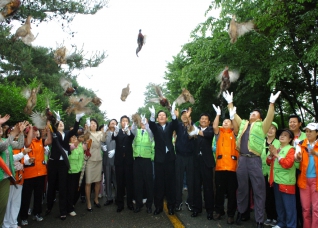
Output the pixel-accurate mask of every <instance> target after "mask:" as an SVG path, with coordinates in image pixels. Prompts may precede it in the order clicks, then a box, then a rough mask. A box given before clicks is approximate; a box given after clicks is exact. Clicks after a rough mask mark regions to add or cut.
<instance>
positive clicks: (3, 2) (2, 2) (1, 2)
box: [0, 0, 11, 8]
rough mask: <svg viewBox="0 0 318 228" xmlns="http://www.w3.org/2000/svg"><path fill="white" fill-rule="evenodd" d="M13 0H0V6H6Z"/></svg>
mask: <svg viewBox="0 0 318 228" xmlns="http://www.w3.org/2000/svg"><path fill="white" fill-rule="evenodd" d="M9 2H11V0H0V8H3V7H5V6H6V5H7V4H8V3H9Z"/></svg>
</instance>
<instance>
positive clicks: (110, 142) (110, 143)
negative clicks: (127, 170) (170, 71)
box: [103, 131, 116, 166]
mask: <svg viewBox="0 0 318 228" xmlns="http://www.w3.org/2000/svg"><path fill="white" fill-rule="evenodd" d="M106 134H107V137H106V145H107V150H106V151H105V152H104V157H103V164H104V165H107V166H108V165H110V166H111V165H114V161H115V155H114V156H113V157H112V158H109V157H108V152H109V151H111V150H115V154H116V141H115V140H114V139H113V138H112V135H113V132H111V131H107V132H106Z"/></svg>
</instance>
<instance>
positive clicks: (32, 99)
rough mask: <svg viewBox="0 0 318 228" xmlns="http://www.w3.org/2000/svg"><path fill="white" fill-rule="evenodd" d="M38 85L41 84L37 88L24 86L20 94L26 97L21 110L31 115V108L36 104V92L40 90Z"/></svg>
mask: <svg viewBox="0 0 318 228" xmlns="http://www.w3.org/2000/svg"><path fill="white" fill-rule="evenodd" d="M40 87H41V85H39V86H38V87H37V88H33V89H30V88H29V87H26V88H24V89H23V90H22V96H24V97H25V98H26V99H28V101H27V104H26V106H25V108H24V110H23V111H24V112H25V113H26V114H27V115H31V114H32V110H33V109H34V107H35V106H36V102H37V94H38V92H39V90H40Z"/></svg>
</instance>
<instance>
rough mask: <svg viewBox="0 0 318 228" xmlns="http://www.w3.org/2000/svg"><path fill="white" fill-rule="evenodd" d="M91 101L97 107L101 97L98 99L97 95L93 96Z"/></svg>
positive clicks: (99, 104) (100, 102)
mask: <svg viewBox="0 0 318 228" xmlns="http://www.w3.org/2000/svg"><path fill="white" fill-rule="evenodd" d="M92 103H93V104H94V105H96V106H97V107H99V106H101V104H102V99H100V98H99V97H93V99H92Z"/></svg>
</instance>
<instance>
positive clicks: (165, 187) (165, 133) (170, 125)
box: [149, 103, 179, 215]
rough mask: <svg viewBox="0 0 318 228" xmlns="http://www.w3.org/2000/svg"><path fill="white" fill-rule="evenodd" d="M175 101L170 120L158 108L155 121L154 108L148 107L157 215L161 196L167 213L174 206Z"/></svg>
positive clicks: (171, 211)
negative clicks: (166, 207) (173, 137)
mask: <svg viewBox="0 0 318 228" xmlns="http://www.w3.org/2000/svg"><path fill="white" fill-rule="evenodd" d="M175 107H176V105H175V103H173V105H172V109H171V116H172V121H171V122H167V121H168V117H167V114H166V113H165V112H164V111H163V110H160V111H158V113H157V121H158V123H155V108H154V107H153V106H152V108H149V110H150V113H151V117H150V121H149V127H150V130H151V131H152V133H153V135H154V139H155V159H154V162H155V165H154V166H155V191H154V203H155V207H156V209H155V211H154V215H158V214H160V213H161V212H162V210H163V198H164V196H166V199H167V205H168V211H169V215H173V214H174V207H175V192H176V190H175V159H176V155H175V152H174V147H173V144H172V134H173V131H174V130H176V129H177V127H178V120H177V116H178V114H179V113H178V111H176V110H175Z"/></svg>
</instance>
